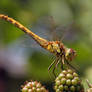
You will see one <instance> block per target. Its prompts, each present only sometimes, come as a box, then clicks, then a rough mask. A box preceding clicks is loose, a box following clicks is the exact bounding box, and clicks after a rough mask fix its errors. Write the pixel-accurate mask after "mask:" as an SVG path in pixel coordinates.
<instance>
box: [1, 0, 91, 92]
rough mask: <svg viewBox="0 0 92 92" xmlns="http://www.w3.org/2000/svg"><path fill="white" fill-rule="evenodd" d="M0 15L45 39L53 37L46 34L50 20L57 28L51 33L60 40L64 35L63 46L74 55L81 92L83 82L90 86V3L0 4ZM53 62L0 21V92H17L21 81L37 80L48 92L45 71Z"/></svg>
mask: <svg viewBox="0 0 92 92" xmlns="http://www.w3.org/2000/svg"><path fill="white" fill-rule="evenodd" d="M0 13H2V14H5V15H8V16H10V17H12V18H14V19H16V20H18V21H19V22H20V23H22V24H23V25H25V26H26V27H28V28H29V29H31V30H32V31H33V32H35V33H37V34H38V35H39V36H41V37H44V38H46V39H49V38H53V37H55V35H54V34H53V32H50V29H51V27H52V28H53V25H52V24H53V22H52V21H51V20H49V17H50V16H52V17H53V19H54V22H55V25H56V26H57V28H56V29H57V30H56V31H55V32H56V33H57V34H59V36H61V39H62V37H63V35H65V34H66V33H67V36H65V39H63V42H64V44H65V45H66V46H67V47H70V48H73V49H75V50H76V51H77V57H76V58H75V59H74V60H73V62H74V63H75V64H74V65H75V67H77V68H78V70H79V75H80V77H81V79H82V80H83V84H84V85H85V88H87V85H86V79H88V80H89V81H90V82H91V83H92V1H91V0H0ZM50 25H51V26H50ZM63 26H64V28H63ZM68 29H70V30H68ZM66 30H68V31H66ZM52 31H53V30H52ZM48 32H50V33H48ZM52 35H53V36H52ZM53 59H54V58H53V56H52V54H50V53H48V52H46V51H45V50H44V49H42V48H40V47H39V45H36V43H35V42H34V41H33V40H32V39H31V38H29V37H28V36H26V35H25V33H23V32H22V31H21V30H19V29H18V28H16V27H14V26H13V25H11V24H10V23H8V22H6V21H4V20H0V92H20V89H21V87H20V85H22V84H23V83H24V81H25V80H38V81H40V82H41V83H42V84H44V85H45V86H46V88H48V89H49V90H50V92H52V91H53V90H52V85H54V84H53V82H54V80H53V74H52V72H51V71H50V73H51V76H52V77H51V78H50V76H49V74H48V69H47V68H48V66H49V65H50V64H51V62H52V61H53ZM56 72H57V71H56Z"/></svg>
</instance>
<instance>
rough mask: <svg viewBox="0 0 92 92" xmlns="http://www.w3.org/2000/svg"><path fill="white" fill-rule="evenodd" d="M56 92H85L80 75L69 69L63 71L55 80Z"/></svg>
mask: <svg viewBox="0 0 92 92" xmlns="http://www.w3.org/2000/svg"><path fill="white" fill-rule="evenodd" d="M55 90H56V92H83V86H82V84H81V80H80V79H79V77H78V74H77V73H75V72H74V71H72V70H70V69H67V70H63V71H62V72H61V73H60V74H59V76H58V77H57V78H56V80H55Z"/></svg>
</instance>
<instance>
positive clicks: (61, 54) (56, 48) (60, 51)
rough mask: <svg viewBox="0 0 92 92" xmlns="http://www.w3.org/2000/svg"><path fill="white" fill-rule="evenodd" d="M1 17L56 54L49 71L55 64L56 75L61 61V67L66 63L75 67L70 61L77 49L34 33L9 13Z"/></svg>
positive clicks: (0, 17) (0, 16)
mask: <svg viewBox="0 0 92 92" xmlns="http://www.w3.org/2000/svg"><path fill="white" fill-rule="evenodd" d="M0 19H3V20H5V21H7V22H10V23H11V24H13V25H14V26H16V27H17V28H19V29H20V30H22V31H23V32H25V33H26V34H28V35H29V36H30V37H32V38H33V39H34V40H35V41H36V42H37V43H38V44H39V45H40V46H41V47H42V48H44V49H46V50H47V51H49V52H50V53H52V54H54V55H55V56H56V59H55V60H54V61H53V62H52V63H51V65H50V66H49V67H48V71H49V70H50V69H51V67H52V66H53V65H54V68H53V74H54V75H55V73H54V71H55V69H56V68H57V66H58V64H59V63H61V69H62V70H63V66H64V64H66V65H68V66H70V67H71V68H73V69H75V68H74V66H72V65H71V64H70V62H71V61H72V60H73V59H74V58H75V56H76V51H75V50H73V49H72V48H68V47H66V46H65V45H64V44H63V42H62V41H59V40H56V41H48V40H46V39H44V38H42V37H40V36H38V35H36V34H35V33H33V32H32V31H31V30H29V29H28V28H26V27H25V26H23V25H22V24H21V23H19V22H18V21H16V20H15V19H13V18H11V17H8V16H7V15H4V14H0Z"/></svg>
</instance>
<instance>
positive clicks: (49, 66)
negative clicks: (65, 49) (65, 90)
mask: <svg viewBox="0 0 92 92" xmlns="http://www.w3.org/2000/svg"><path fill="white" fill-rule="evenodd" d="M55 62H56V60H54V61H53V62H52V63H51V64H50V66H49V67H48V71H49V70H50V69H51V67H52V65H53V64H54V63H55Z"/></svg>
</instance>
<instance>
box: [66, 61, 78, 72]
mask: <svg viewBox="0 0 92 92" xmlns="http://www.w3.org/2000/svg"><path fill="white" fill-rule="evenodd" d="M66 63H67V65H69V67H71V68H72V69H74V70H75V71H78V70H77V69H76V68H75V67H74V66H73V65H71V64H70V63H69V62H68V61H66Z"/></svg>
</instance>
